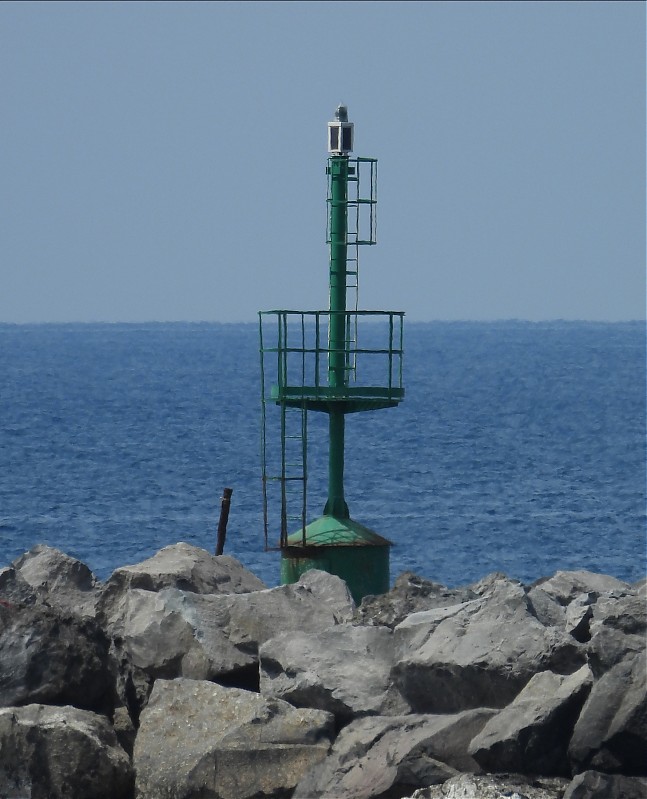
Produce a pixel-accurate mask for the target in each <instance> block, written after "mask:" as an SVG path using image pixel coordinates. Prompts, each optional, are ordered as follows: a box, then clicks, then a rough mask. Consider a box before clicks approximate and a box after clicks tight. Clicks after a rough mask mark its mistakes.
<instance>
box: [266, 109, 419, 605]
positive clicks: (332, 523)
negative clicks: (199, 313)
mask: <svg viewBox="0 0 647 799" xmlns="http://www.w3.org/2000/svg"><path fill="white" fill-rule="evenodd" d="M339 111H340V109H338V119H340V120H341V116H340V115H339ZM343 121H346V111H345V109H344V112H343ZM331 124H332V123H331ZM350 146H352V145H349V148H348V149H350ZM330 149H331V150H335V149H336V148H335V147H334V146H331V148H330ZM344 149H345V150H346V149H347V148H344ZM362 164H364V165H365V166H366V165H368V178H362V180H366V179H368V188H367V189H366V191H367V194H363V193H362V191H361V190H360V172H362V170H361V169H360V167H361V165H362ZM327 174H328V181H329V183H328V198H327V200H328V206H329V208H328V210H329V214H328V236H327V239H328V242H329V245H330V264H329V310H328V311H327V312H326V311H267V312H261V390H262V394H263V439H262V452H263V486H264V512H265V525H264V526H265V536H266V546H267V540H268V539H267V536H268V521H267V518H268V513H267V509H268V501H267V490H268V485H271V483H272V481H274V484H276V483H278V485H279V486H280V488H281V539H280V546H281V582H282V583H283V584H285V583H292V582H295V581H297V580H298V579H299V577H300V576H301V575H302V574H303V573H304V572H306V571H308V570H309V569H312V568H316V569H323V570H325V571H328V572H330V573H332V574H336V575H338V576H339V577H341V578H342V579H344V580H345V581H346V582H347V584H348V587H349V589H350V591H351V593H352V595H353V598H354V599H355V601H356V602H357V603H359V602H360V601H361V599H362V597H363V596H366V595H367V594H380V593H384V592H385V591H388V590H389V550H390V547H391V542H390V541H388V540H387V539H386V538H383V537H381V536H379V535H378V534H377V533H375V532H374V531H372V530H369V529H368V528H367V527H364V526H363V525H361V524H359V523H358V522H356V521H354V520H353V519H351V518H350V514H349V510H348V505H347V504H346V499H345V496H344V447H345V424H346V414H350V413H358V412H362V411H369V410H378V409H380V408H390V407H394V406H396V405H397V404H398V403H399V402H401V401H402V399H403V398H404V388H403V386H402V317H403V314H402V313H400V312H394V311H388V312H387V311H356V303H355V302H352V305H353V308H352V309H351V310H350V311H349V309H348V308H347V302H348V298H347V290H348V288H349V283H350V284H351V285H350V287H351V288H356V282H355V283H354V281H356V280H357V274H358V272H357V265H358V258H357V251H358V247H357V245H360V244H375V224H374V222H375V216H374V206H375V203H376V202H377V194H376V188H377V183H376V181H377V162H376V160H375V159H372V158H349V156H348V154H344V155H339V154H333V155H331V156H330V157H329V159H328V168H327ZM362 185H364V183H363V184H362ZM360 206H361V207H362V208H364V209H366V208H367V207H368V209H369V217H368V218H369V225H368V227H369V230H368V235H361V234H360V230H359V227H360V222H359V218H360V217H359V210H360ZM349 209H352V214H353V215H351V216H349ZM355 214H356V216H355ZM349 242H350V244H349ZM349 247H351V248H353V251H352V252H351V254H350V258H349V253H348V249H349ZM351 301H352V295H351ZM264 314H266V315H273V316H275V317H276V319H277V322H278V344H277V345H276V346H265V345H264V343H263V315H264ZM371 315H373V316H375V317H378V316H379V317H381V318H382V319H384V318H386V319H387V320H388V341H386V342H385V343H384V344H382V345H381V348H370V349H362V348H361V346H360V345H358V343H357V341H355V339H357V338H358V336H357V335H355V332H354V331H355V327H354V326H353V325H351V317H352V318H353V319H354V320H355V319H360V320H361V319H363V318H364V317H369V316H371ZM326 321H327V323H328V329H327V330H326V329H325V322H326ZM307 323H310V324H312V325H313V326H314V345H313V343H306V338H307V337H306V333H305V331H306V330H307V329H308V328H307ZM295 328H296V329H297V330H298V329H299V328H300V337H299V334H298V333H297V334H296V337H297V338H298V341H297V342H296V343H295V342H294V337H295V333H294V331H295ZM290 330H292V331H293V332H292V333H290ZM351 331H353V332H351ZM288 338H290V341H288ZM307 340H308V342H311V339H309V338H308V339H307ZM365 354H370V355H371V356H373V357H375V356H377V357H379V358H383V359H384V361H385V364H386V366H387V371H386V373H385V375H384V382H383V383H382V385H368V386H367V385H361V384H358V383H357V382H355V381H356V380H357V376H358V374H359V373H360V369H359V367H358V369H357V372H356V371H355V366H354V362H353V359H354V357H357V358H358V360H359V359H361V358H362V357H363V355H365ZM265 355H267V356H268V358H275V359H276V360H275V361H274V363H275V364H276V367H277V368H276V374H277V378H276V380H277V382H276V384H275V385H272V386H271V387H270V389H269V390H268V391H266V389H265V378H264V366H263V364H264V357H265ZM299 362H300V377H299V376H297V377H296V379H295V374H294V371H293V370H294V366H295V363H299ZM288 363H289V364H290V366H288ZM320 366H321V374H320V371H319V369H320ZM349 380H350V381H352V385H349ZM378 382H379V381H378ZM273 404H275V405H278V406H279V408H280V411H281V451H282V455H281V464H282V465H281V475H274V476H272V475H270V474H268V473H267V471H266V455H265V451H266V438H265V414H266V407H267V406H269V405H273ZM308 411H318V412H323V413H327V414H328V417H329V449H328V496H327V501H326V504H325V506H324V511H323V516H321V517H320V518H319V519H316V520H315V521H314V522H312V523H310V524H308V525H305V520H306V506H305V496H306V484H307V464H306V459H307V458H306V453H307V425H306V418H307V413H308ZM298 413H300V414H301V416H300V418H301V421H302V423H303V424H302V430H301V433H300V434H297V435H294V433H293V434H291V435H290V434H288V430H287V419H288V417H290V415H291V414H298ZM295 439H300V440H302V442H303V448H302V452H303V463H302V467H303V468H302V474H301V475H300V476H298V475H297V476H295V475H294V474H293V472H291V471H290V469H294V468H295V464H294V463H293V462H289V463H288V460H289V459H288V458H287V456H286V441H288V440H289V441H290V442H291V443H292V444H294V443H295V441H294V440H295ZM292 460H293V459H292ZM297 466H298V464H297ZM288 467H289V468H288ZM295 481H300V483H301V484H302V487H303V495H302V496H303V511H302V514H301V515H300V516H294V515H293V516H291V517H288V515H287V511H286V506H287V499H286V497H287V487H288V485H289V486H294V485H295V484H297V483H295ZM290 518H291V519H293V520H294V519H299V518H300V519H302V521H301V528H300V529H298V530H297V531H296V532H293V533H292V534H291V535H288V524H289V519H290ZM294 523H295V525H296V524H297V523H298V522H294ZM304 525H305V526H304Z"/></svg>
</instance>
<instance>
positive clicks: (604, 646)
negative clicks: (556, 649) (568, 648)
mask: <svg viewBox="0 0 647 799" xmlns="http://www.w3.org/2000/svg"><path fill="white" fill-rule="evenodd" d="M644 651H645V636H644V635H626V634H625V633H623V632H621V631H620V630H616V629H614V628H613V627H607V626H605V625H600V626H598V627H597V629H595V631H594V633H593V635H592V636H591V640H590V641H589V642H588V643H587V645H586V656H587V660H588V663H589V666H590V667H591V671H592V672H593V674H594V676H595V677H596V678H600V677H601V676H602V675H603V674H605V673H606V672H607V671H609V669H612V668H613V667H614V666H616V665H618V663H621V662H622V661H623V660H624V659H625V658H626V657H627V656H631V655H638V654H640V653H641V652H644Z"/></svg>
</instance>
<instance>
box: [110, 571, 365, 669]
mask: <svg viewBox="0 0 647 799" xmlns="http://www.w3.org/2000/svg"><path fill="white" fill-rule="evenodd" d="M354 608H355V606H354V603H353V601H352V598H351V597H350V594H349V593H348V589H347V587H346V584H345V583H344V582H343V581H342V580H340V579H339V577H336V576H335V575H331V574H326V573H324V572H314V571H310V572H307V573H306V574H304V575H303V576H302V577H301V579H300V580H299V582H298V583H295V584H293V585H284V586H279V587H277V588H272V589H265V590H262V591H254V592H250V593H240V594H197V593H194V592H190V591H181V590H179V589H177V588H165V589H161V590H160V591H157V592H152V591H145V590H142V589H137V588H133V589H130V590H128V591H125V592H124V593H123V595H122V596H121V597H120V599H119V601H118V602H116V603H115V605H114V606H113V607H112V610H111V613H110V615H109V616H108V617H107V618H106V619H105V625H106V629H107V630H108V631H109V633H110V634H111V635H112V636H113V638H114V639H115V641H117V642H118V643H119V646H120V647H121V649H122V650H123V651H124V652H125V653H126V654H127V656H128V658H129V659H130V661H131V662H132V664H133V665H134V666H135V667H136V668H137V669H140V670H142V671H143V672H145V673H146V674H147V675H148V676H149V677H151V678H153V679H155V678H158V677H163V678H166V679H171V678H173V677H178V676H183V677H189V678H192V679H200V680H201V679H209V680H216V679H220V680H222V679H228V680H232V679H234V678H237V677H241V678H242V677H244V675H245V674H247V673H248V672H249V671H250V670H252V671H253V672H254V675H255V676H254V677H253V679H254V680H255V681H256V683H257V682H258V648H259V646H260V645H261V644H262V643H263V642H264V641H266V640H268V639H269V638H271V637H273V636H275V635H276V634H277V633H278V632H281V631H316V630H323V629H325V628H327V627H330V626H332V625H334V624H338V623H341V622H344V621H347V620H348V619H349V618H351V617H352V614H353V612H354ZM249 679H252V677H251V676H249ZM244 681H245V680H244V679H243V682H244Z"/></svg>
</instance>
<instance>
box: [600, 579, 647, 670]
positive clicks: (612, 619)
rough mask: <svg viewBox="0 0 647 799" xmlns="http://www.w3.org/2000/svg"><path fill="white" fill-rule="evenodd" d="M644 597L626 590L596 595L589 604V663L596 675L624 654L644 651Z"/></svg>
mask: <svg viewBox="0 0 647 799" xmlns="http://www.w3.org/2000/svg"><path fill="white" fill-rule="evenodd" d="M646 635H647V597H645V594H644V591H643V592H639V591H636V590H634V591H626V592H624V593H609V594H605V595H603V596H600V597H599V599H598V601H597V602H596V603H595V605H594V606H593V617H592V620H591V622H590V641H589V642H588V644H587V653H588V659H589V663H590V664H591V668H592V669H593V673H594V674H595V675H596V676H597V677H599V676H601V675H602V674H604V673H605V672H606V671H608V670H609V669H611V668H613V667H614V666H615V665H617V664H618V663H620V662H621V661H622V660H624V658H625V657H626V656H627V655H628V654H632V653H635V654H639V653H641V652H644V651H645V636H646Z"/></svg>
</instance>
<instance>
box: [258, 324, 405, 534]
mask: <svg viewBox="0 0 647 799" xmlns="http://www.w3.org/2000/svg"><path fill="white" fill-rule="evenodd" d="M339 314H343V316H344V321H345V329H346V330H347V331H353V332H352V334H351V333H350V332H349V333H348V334H347V335H352V340H349V339H347V340H346V341H345V342H344V344H343V349H339V350H337V349H333V348H331V345H330V336H329V329H330V321H331V318H332V317H334V316H336V315H339ZM403 318H404V314H403V313H402V312H399V311H361V310H351V311H344V312H337V311H286V310H274V311H261V312H260V313H259V326H260V356H261V397H262V403H261V406H262V407H261V413H262V419H261V456H262V457H261V461H262V481H263V518H264V534H265V547H266V549H276V548H283V547H285V546H286V545H287V537H288V535H289V534H290V527H291V526H293V527H294V528H295V529H297V528H300V529H305V527H306V523H307V518H306V517H307V512H308V413H309V412H313V411H316V412H320V413H331V412H332V411H333V410H335V411H341V412H343V413H344V414H347V413H354V412H359V411H368V410H377V409H379V408H389V407H394V406H395V405H397V404H398V403H399V402H401V401H402V399H403V398H404V388H403V382H402V358H403V340H402V339H403ZM358 328H360V329H361V337H358V335H357V330H358ZM358 341H359V342H361V346H360V345H359V344H358ZM342 351H343V352H344V354H345V363H346V370H347V375H348V380H346V381H344V383H345V384H344V385H342V386H331V385H330V381H329V369H330V363H331V360H332V359H331V355H335V354H337V353H338V352H342ZM275 406H278V408H279V410H280V412H279V413H275V412H268V409H269V408H270V407H271V408H272V409H274V408H275ZM270 508H272V509H277V508H280V511H279V513H280V516H279V517H278V518H272V517H271V516H270ZM275 513H276V511H275ZM277 533H278V535H277ZM275 536H276V537H275ZM271 537H272V538H273V539H274V541H276V539H278V547H277V544H276V543H274V541H272V540H270V539H271Z"/></svg>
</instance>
